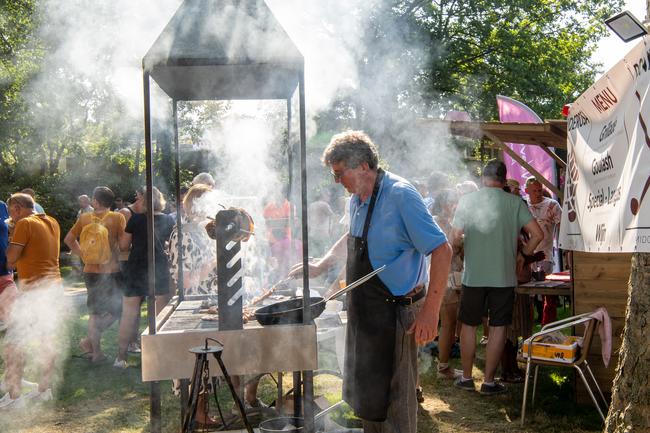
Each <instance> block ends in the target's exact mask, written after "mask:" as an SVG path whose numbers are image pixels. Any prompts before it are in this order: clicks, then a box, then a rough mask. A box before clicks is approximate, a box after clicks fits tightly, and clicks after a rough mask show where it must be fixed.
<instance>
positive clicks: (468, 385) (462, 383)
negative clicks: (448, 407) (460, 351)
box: [454, 375, 476, 391]
mask: <svg viewBox="0 0 650 433" xmlns="http://www.w3.org/2000/svg"><path fill="white" fill-rule="evenodd" d="M454 386H455V387H456V388H460V389H463V390H465V391H476V388H474V379H467V380H463V376H462V375H461V376H460V377H458V378H456V380H455V381H454Z"/></svg>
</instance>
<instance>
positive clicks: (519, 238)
mask: <svg viewBox="0 0 650 433" xmlns="http://www.w3.org/2000/svg"><path fill="white" fill-rule="evenodd" d="M322 160H323V163H324V165H325V166H327V167H328V168H329V169H330V171H331V174H332V177H333V180H334V182H335V183H336V184H341V185H342V186H343V187H344V189H345V190H346V192H347V193H348V201H347V203H346V204H345V205H344V208H345V214H344V215H343V217H340V216H339V215H337V214H336V213H335V212H334V211H333V210H332V207H335V208H336V207H337V206H336V205H337V204H338V203H336V204H334V203H332V201H331V200H328V195H327V194H323V195H322V196H320V197H318V199H317V200H313V201H312V203H311V204H310V206H309V213H310V223H311V224H310V225H312V226H313V227H314V228H313V230H312V231H310V244H311V243H312V240H313V241H314V242H313V249H312V251H313V252H314V253H315V255H318V256H319V258H317V259H314V260H311V261H310V262H309V269H308V272H309V275H310V277H318V276H319V275H331V276H337V274H338V276H340V277H342V278H344V279H345V280H347V281H348V282H351V281H354V280H356V279H358V278H360V277H362V276H364V275H366V274H367V273H369V272H371V271H372V270H374V269H377V268H379V267H380V266H384V265H385V266H386V268H385V269H384V270H383V271H382V272H381V273H380V274H378V275H376V276H375V277H373V278H372V279H370V280H369V281H368V282H366V283H364V284H362V285H361V286H360V287H358V288H357V289H355V290H354V291H352V292H350V294H349V295H348V298H347V302H346V309H347V315H348V316H347V317H348V322H347V338H346V353H345V372H344V373H345V379H344V390H343V393H344V399H345V400H346V401H347V402H348V403H349V404H350V405H351V406H352V408H353V409H354V411H355V413H356V414H357V416H359V417H360V418H361V419H362V420H363V425H364V430H365V431H368V432H370V431H384V430H385V429H388V430H389V431H394V430H399V431H402V430H403V431H408V432H415V422H416V407H417V401H418V399H420V398H421V394H420V395H419V394H418V392H417V390H418V387H419V382H418V369H417V358H418V347H421V346H423V345H425V344H427V343H429V342H430V341H431V340H433V339H434V338H436V337H437V339H438V358H439V359H438V360H439V362H438V368H437V374H438V376H439V377H440V378H445V379H450V380H454V383H455V385H456V386H457V387H458V388H460V389H463V390H469V391H475V390H476V389H475V382H474V379H473V377H472V369H473V365H474V358H475V351H476V344H477V343H476V342H477V335H476V333H477V328H478V326H479V325H481V324H484V327H485V337H486V340H487V347H486V366H485V377H484V380H483V383H482V384H481V387H480V390H479V391H480V393H481V394H484V395H494V394H499V393H502V392H504V391H505V390H506V388H505V386H504V385H503V384H502V383H501V381H497V380H496V379H495V376H496V373H497V370H498V367H499V365H500V364H501V373H502V374H501V376H502V379H503V380H504V381H518V380H520V379H521V375H520V373H519V372H518V371H517V370H518V369H517V363H516V360H515V361H513V356H515V355H516V345H517V339H518V338H519V337H520V336H521V335H523V334H524V332H525V331H524V330H522V329H521V327H520V326H518V325H517V323H518V322H519V321H518V317H517V307H516V304H517V302H518V301H517V298H516V296H515V292H514V288H515V286H516V285H517V284H518V282H520V281H522V280H525V279H526V278H528V279H529V278H530V270H531V268H534V270H535V271H544V272H546V273H550V272H552V271H553V267H554V262H553V260H554V252H553V238H554V234H555V231H556V230H557V225H558V224H559V221H560V212H561V208H560V206H559V204H558V203H557V202H556V201H554V200H552V199H551V198H549V197H546V196H545V195H544V189H543V187H542V185H541V183H540V182H539V181H538V180H537V179H535V178H530V179H528V180H527V181H526V184H525V192H526V193H527V195H528V201H525V200H524V199H523V198H522V197H521V196H520V188H519V184H518V183H517V182H516V181H514V180H513V179H507V172H506V167H505V165H504V163H503V162H500V161H496V160H495V161H490V162H489V163H488V164H487V165H486V166H485V167H484V169H483V171H482V176H481V180H480V183H481V186H480V187H479V186H477V184H476V183H474V182H472V181H469V180H465V181H462V182H460V183H458V184H456V185H455V186H453V185H452V183H451V182H450V177H448V176H446V175H445V174H443V173H434V174H432V175H431V177H430V180H429V182H428V183H417V182H414V183H410V182H409V181H408V180H406V179H404V178H402V177H400V176H398V175H397V174H394V173H391V172H389V171H385V170H383V169H382V168H381V167H379V155H378V152H377V148H376V147H375V145H374V143H373V142H372V141H371V139H370V138H369V137H368V136H367V135H366V134H364V133H363V132H360V131H348V132H344V133H341V134H337V135H335V136H334V137H333V138H332V140H331V142H330V144H329V145H328V146H327V148H326V149H325V151H324V153H323V157H322ZM214 188H215V182H214V179H213V178H212V176H210V175H209V174H208V173H201V174H200V175H198V176H196V177H195V179H194V180H193V182H192V185H191V186H190V187H189V188H187V189H183V190H182V194H183V197H182V203H183V205H182V208H181V209H178V212H181V215H182V218H183V225H182V233H179V232H178V230H177V227H176V215H175V212H174V213H173V214H170V213H165V212H164V210H165V209H166V208H167V207H166V202H165V198H164V196H163V194H162V193H161V192H160V191H159V190H158V189H156V188H153V191H152V196H153V216H154V221H155V223H154V227H155V232H154V238H155V242H154V252H155V259H154V260H155V264H156V265H155V268H156V278H155V281H156V286H155V295H156V296H155V302H156V308H157V310H159V309H160V308H162V306H163V305H165V304H166V303H167V302H168V300H169V298H170V296H171V294H172V293H173V291H174V288H175V287H177V284H178V279H179V276H180V274H181V272H179V271H180V270H182V276H183V278H182V281H181V282H180V286H181V287H182V290H183V291H184V293H185V294H188V295H201V294H215V293H217V273H216V260H217V259H216V251H215V248H214V244H213V241H212V240H211V239H209V237H208V236H207V235H206V231H205V224H206V221H207V217H208V216H209V215H208V208H207V207H205V206H203V205H202V200H203V198H204V197H205V196H206V194H209V193H210V192H211V191H213V190H214ZM145 196H146V191H145V190H144V189H140V190H138V191H136V193H135V200H134V201H133V203H130V204H126V205H125V203H124V202H123V200H122V199H121V198H119V197H115V195H114V193H113V192H112V191H111V190H110V189H109V188H107V187H103V186H100V187H97V188H95V189H94V191H93V193H92V195H91V196H90V197H89V196H87V195H80V196H79V197H78V203H79V211H78V214H77V220H76V222H75V224H74V225H73V226H72V228H71V229H70V231H69V232H68V233H67V234H66V236H65V237H64V243H65V245H67V246H68V247H69V249H70V251H71V253H72V254H74V255H77V256H79V257H80V258H81V261H82V262H83V279H84V282H85V285H86V289H87V307H88V312H89V317H90V319H89V322H88V329H87V334H86V336H85V337H84V338H82V339H81V341H79V343H78V345H79V347H80V349H81V351H82V352H83V354H84V356H85V357H87V358H88V360H89V361H90V362H92V363H100V362H103V361H105V360H106V358H107V355H106V354H105V353H104V352H103V350H102V345H101V342H102V334H103V332H104V331H105V330H106V329H107V328H108V327H109V326H111V325H112V324H113V323H114V322H116V321H117V320H119V332H118V353H117V356H116V357H115V359H114V362H113V365H114V367H117V368H126V367H128V359H127V353H128V352H129V351H136V352H137V351H138V350H139V347H138V333H137V330H138V327H139V315H140V306H141V303H142V302H143V300H144V299H145V297H146V295H147V294H148V283H147V275H148V273H147V263H148V260H147V220H146V216H145V215H146V211H147V209H146V200H145ZM332 205H334V206H332ZM0 214H2V215H0V218H1V221H2V224H0V250H1V254H3V255H4V257H0V260H1V263H0V283H1V284H0V320H1V321H3V322H5V323H6V324H7V326H8V331H7V343H6V345H5V347H6V350H5V354H4V355H5V363H6V372H5V377H4V380H3V382H2V387H3V390H5V391H6V393H5V394H4V396H3V397H2V399H1V400H0V408H2V407H10V406H12V405H19V404H24V402H25V401H28V400H29V399H41V400H47V399H51V398H52V392H51V370H52V366H53V365H54V364H53V362H54V360H53V359H50V360H45V361H44V362H43V363H42V364H43V368H42V375H41V379H40V380H39V382H38V384H32V383H31V382H27V381H25V380H24V379H23V378H22V369H23V368H24V364H25V351H24V349H23V348H21V345H20V344H18V343H19V341H17V340H12V339H11V338H10V337H11V332H12V329H13V328H15V327H17V323H18V322H17V319H16V316H17V314H16V311H17V310H16V308H15V307H14V306H15V305H18V304H19V303H20V300H21V298H22V297H26V296H27V294H28V293H30V292H36V291H39V290H48V291H52V290H54V291H61V290H62V285H61V277H60V273H59V263H58V258H59V252H60V245H59V236H60V233H59V232H60V228H59V225H58V223H57V222H56V220H55V219H54V218H53V217H52V216H49V215H47V214H46V213H45V211H44V210H43V209H42V208H39V207H38V204H37V203H36V202H35V200H34V197H33V191H31V195H30V191H27V190H24V191H22V192H20V193H16V194H13V195H12V196H11V197H10V198H9V200H8V202H7V204H6V205H5V204H4V203H2V204H1V206H0ZM295 214H296V212H295V207H294V206H293V205H292V204H291V203H290V202H289V201H288V200H287V199H286V198H284V197H279V198H274V199H273V200H269V201H268V203H266V205H265V206H264V208H263V210H262V216H263V218H264V219H265V222H266V224H265V226H266V239H267V241H268V244H269V247H270V250H271V255H272V257H274V259H275V261H274V263H275V266H276V267H277V269H278V275H279V274H282V275H286V273H287V272H289V268H290V264H291V260H295V259H296V257H300V254H299V253H300V243H299V242H298V240H297V239H296V238H295V236H294V231H293V230H292V223H291V221H292V220H294V219H295ZM5 221H6V222H5ZM344 227H345V228H344ZM340 233H342V235H341V236H340V238H338V240H336V241H333V239H335V235H337V234H340ZM312 236H313V239H312ZM179 242H180V243H181V245H179ZM331 244H333V246H331V247H330V245H331ZM179 246H180V250H182V255H183V257H184V259H183V260H182V263H180V262H181V261H180V258H179ZM310 247H311V245H310ZM294 250H295V251H294ZM181 266H182V269H181ZM342 268H343V269H344V271H341V269H342ZM14 270H15V271H16V272H17V274H18V276H19V279H18V280H17V283H18V284H17V285H16V284H15V282H14V278H13V271H14ZM526 271H528V273H527V272H526ZM302 272H303V268H302V265H301V264H299V265H296V266H294V267H293V268H292V269H291V271H290V272H289V275H290V276H293V277H299V276H300V275H301V274H302ZM331 279H333V278H331ZM336 279H337V280H338V277H337V278H336ZM45 282H47V284H44V283H45ZM337 282H338V281H337ZM521 302H528V299H522V300H521ZM555 308H556V300H555V299H552V298H550V297H548V298H546V299H544V304H543V313H542V320H543V321H544V323H546V322H549V321H552V320H554V318H555V312H554V309H555ZM457 340H459V341H460V355H461V364H462V370H455V369H453V368H451V367H450V362H449V361H450V355H451V351H452V347H454V345H455V343H456V342H457ZM513 349H514V351H515V352H514V354H513ZM370 364H372V368H367V366H368V365H370ZM25 386H29V387H30V391H29V392H28V393H27V394H25V395H22V390H23V388H24V387H25ZM414 390H416V391H414ZM252 394H253V395H252V398H253V399H252V400H251V402H250V403H251V404H254V403H255V401H256V397H255V395H254V393H252Z"/></svg>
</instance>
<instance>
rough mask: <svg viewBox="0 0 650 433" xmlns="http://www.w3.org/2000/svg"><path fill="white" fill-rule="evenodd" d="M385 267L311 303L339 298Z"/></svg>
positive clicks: (384, 267)
mask: <svg viewBox="0 0 650 433" xmlns="http://www.w3.org/2000/svg"><path fill="white" fill-rule="evenodd" d="M384 269H386V265H383V266H381V267H379V268H377V269H375V270H374V271H372V272H370V273H369V274H367V275H364V276H363V277H361V278H359V279H358V280H356V281H353V282H352V283H350V284H348V285H347V286H345V287H343V288H342V289H339V290H337V291H336V292H334V293H332V294H331V295H329V296H327V297H325V298H323V299H321V300H320V301H318V302H314V303H313V304H311V306H312V307H313V306H314V305H318V304H321V303H323V302H327V301H331V300H332V299H335V298H338V297H339V296H341V295H343V294H345V293H348V292H349V291H351V290H352V289H354V288H355V287H357V286H360V285H361V284H363V283H365V282H366V281H368V280H369V279H371V278H372V277H374V276H375V275H377V274H378V273H380V272H381V271H383V270H384ZM301 309H302V307H298V308H292V309H290V310H285V311H283V313H288V312H290V311H294V310H301Z"/></svg>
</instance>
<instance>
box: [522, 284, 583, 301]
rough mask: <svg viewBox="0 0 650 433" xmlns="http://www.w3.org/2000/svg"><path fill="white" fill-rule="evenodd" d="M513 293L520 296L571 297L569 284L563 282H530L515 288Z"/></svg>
mask: <svg viewBox="0 0 650 433" xmlns="http://www.w3.org/2000/svg"><path fill="white" fill-rule="evenodd" d="M515 293H520V294H522V295H559V296H568V297H569V298H571V297H572V293H571V282H570V281H569V282H564V281H548V280H544V281H530V282H528V283H525V284H520V285H518V286H517V287H516V288H515Z"/></svg>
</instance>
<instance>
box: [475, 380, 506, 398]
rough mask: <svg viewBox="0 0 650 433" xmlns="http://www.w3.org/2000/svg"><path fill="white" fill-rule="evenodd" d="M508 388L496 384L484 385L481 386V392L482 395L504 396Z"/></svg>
mask: <svg viewBox="0 0 650 433" xmlns="http://www.w3.org/2000/svg"><path fill="white" fill-rule="evenodd" d="M507 390H508V388H506V386H505V385H503V384H501V383H499V382H495V383H494V385H488V384H485V383H484V384H483V385H481V390H480V391H479V392H480V393H481V395H497V394H503V393H504V392H506V391H507Z"/></svg>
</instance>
